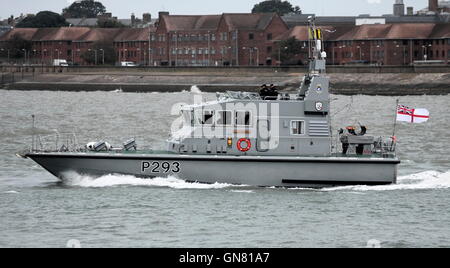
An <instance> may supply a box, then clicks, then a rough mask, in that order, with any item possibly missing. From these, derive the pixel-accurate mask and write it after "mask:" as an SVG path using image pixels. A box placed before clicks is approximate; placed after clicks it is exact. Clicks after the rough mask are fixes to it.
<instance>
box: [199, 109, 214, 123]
mask: <svg viewBox="0 0 450 268" xmlns="http://www.w3.org/2000/svg"><path fill="white" fill-rule="evenodd" d="M213 120H214V111H203V117H202V125H212V124H213Z"/></svg>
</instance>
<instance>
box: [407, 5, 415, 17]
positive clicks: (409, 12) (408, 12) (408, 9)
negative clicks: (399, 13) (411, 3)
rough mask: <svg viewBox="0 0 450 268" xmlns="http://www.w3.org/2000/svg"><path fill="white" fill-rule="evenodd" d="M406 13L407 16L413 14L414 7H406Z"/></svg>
mask: <svg viewBox="0 0 450 268" xmlns="http://www.w3.org/2000/svg"><path fill="white" fill-rule="evenodd" d="M406 15H408V16H414V7H408V8H407V12H406Z"/></svg>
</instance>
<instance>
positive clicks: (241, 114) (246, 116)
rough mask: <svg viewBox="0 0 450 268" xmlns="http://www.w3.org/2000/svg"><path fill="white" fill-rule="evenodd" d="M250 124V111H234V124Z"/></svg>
mask: <svg viewBox="0 0 450 268" xmlns="http://www.w3.org/2000/svg"><path fill="white" fill-rule="evenodd" d="M250 125H251V113H250V112H248V111H238V112H236V126H250Z"/></svg>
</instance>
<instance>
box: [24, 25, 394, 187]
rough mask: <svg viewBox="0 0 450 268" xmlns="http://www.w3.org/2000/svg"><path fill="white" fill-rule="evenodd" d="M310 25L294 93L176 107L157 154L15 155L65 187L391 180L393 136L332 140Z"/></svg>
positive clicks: (71, 151) (131, 147)
mask: <svg viewBox="0 0 450 268" xmlns="http://www.w3.org/2000/svg"><path fill="white" fill-rule="evenodd" d="M309 28H310V41H309V42H310V58H311V61H310V66H309V71H308V73H307V74H306V75H305V76H304V78H303V81H302V83H301V85H300V87H299V89H298V92H297V93H295V94H286V93H278V92H277V91H276V90H275V89H274V88H272V89H269V88H263V89H262V90H261V91H260V92H259V93H246V92H226V93H218V94H217V100H216V101H213V102H203V103H200V104H194V105H188V106H184V107H183V108H182V111H181V113H182V117H183V126H182V127H181V128H180V129H179V130H178V131H177V132H175V133H173V134H172V135H171V137H170V138H169V139H168V140H167V150H165V151H163V152H161V151H151V150H150V151H142V150H139V149H138V148H137V145H136V141H135V140H129V141H127V142H125V143H124V144H123V146H121V148H114V147H113V146H112V145H110V144H108V143H107V142H103V141H101V142H93V143H89V144H88V145H86V146H85V147H82V148H80V147H77V146H76V145H74V144H76V143H75V142H74V144H69V143H67V144H64V145H63V146H61V147H60V148H58V147H59V145H58V144H56V146H55V149H54V150H47V149H45V148H42V147H39V146H38V145H37V144H39V142H38V141H37V140H36V139H37V138H36V137H34V136H33V145H32V149H31V150H30V151H28V152H27V153H25V154H22V156H23V157H25V158H30V159H32V160H34V161H35V162H36V163H38V164H39V165H41V166H42V167H43V168H45V169H46V170H47V171H49V172H50V173H52V174H53V175H55V176H56V177H58V178H60V179H63V180H64V179H65V178H66V177H67V174H68V172H76V173H78V174H83V175H90V176H102V175H108V174H124V175H133V176H136V177H142V178H155V177H169V176H175V177H176V178H179V179H182V180H185V181H188V182H200V183H226V184H237V185H250V186H263V187H306V188H322V187H328V186H341V185H384V184H393V183H396V179H397V167H398V164H399V163H400V160H399V159H398V158H397V157H396V153H395V149H396V144H395V142H396V141H395V138H393V137H388V138H383V137H377V138H375V137H373V136H369V135H367V133H366V132H367V128H366V127H364V126H361V127H360V128H361V131H358V130H357V129H355V127H347V128H345V129H340V130H339V131H337V132H336V134H335V138H336V139H335V138H334V137H333V136H334V135H333V133H334V132H333V131H332V129H331V118H330V95H329V90H328V89H329V79H328V78H327V77H326V75H325V70H326V53H325V52H324V51H323V49H322V47H323V46H322V44H323V42H322V38H321V33H320V29H318V28H316V26H315V24H314V19H313V18H312V19H311V20H310V26H309ZM333 141H336V142H335V144H334V145H333Z"/></svg>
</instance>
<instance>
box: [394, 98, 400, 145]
mask: <svg viewBox="0 0 450 268" xmlns="http://www.w3.org/2000/svg"><path fill="white" fill-rule="evenodd" d="M399 103H400V99H397V101H396V102H395V114H394V132H393V133H392V137H393V138H394V137H395V132H396V130H397V114H398V104H399Z"/></svg>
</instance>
